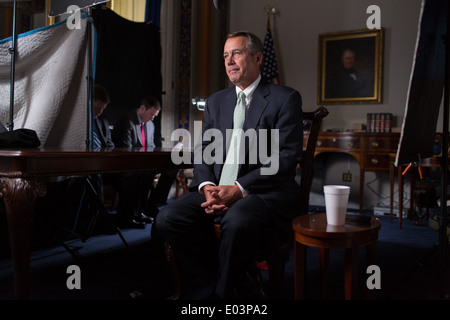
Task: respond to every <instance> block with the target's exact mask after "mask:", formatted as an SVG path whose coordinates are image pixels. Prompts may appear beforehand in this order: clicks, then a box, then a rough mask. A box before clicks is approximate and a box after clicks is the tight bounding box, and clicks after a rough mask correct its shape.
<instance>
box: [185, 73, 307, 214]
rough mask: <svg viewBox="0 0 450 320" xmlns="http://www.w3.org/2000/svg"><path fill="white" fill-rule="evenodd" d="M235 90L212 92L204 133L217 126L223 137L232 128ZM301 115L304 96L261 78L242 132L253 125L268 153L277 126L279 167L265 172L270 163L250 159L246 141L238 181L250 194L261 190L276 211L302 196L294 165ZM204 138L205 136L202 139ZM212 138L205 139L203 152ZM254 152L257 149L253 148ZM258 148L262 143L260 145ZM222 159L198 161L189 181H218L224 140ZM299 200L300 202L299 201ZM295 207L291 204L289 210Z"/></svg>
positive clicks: (299, 144)
mask: <svg viewBox="0 0 450 320" xmlns="http://www.w3.org/2000/svg"><path fill="white" fill-rule="evenodd" d="M236 100H237V97H236V89H235V87H231V88H228V89H225V90H222V91H219V92H217V93H215V94H213V95H211V96H210V97H209V98H208V99H207V101H206V105H205V111H204V115H203V120H202V136H203V135H204V133H205V131H206V130H208V129H212V128H215V129H219V130H220V132H221V133H222V136H223V137H224V141H225V137H226V129H231V128H232V126H233V112H234V107H235V105H236ZM302 115H303V113H302V100H301V96H300V94H299V92H297V91H296V90H294V89H292V88H289V87H285V86H279V85H275V84H267V83H263V82H262V81H261V82H260V83H259V85H258V87H257V88H256V90H255V92H254V94H253V97H252V100H251V103H250V106H249V109H248V111H247V114H246V117H245V121H244V126H243V130H244V132H245V131H246V130H248V129H255V130H256V136H257V137H258V142H257V144H258V145H259V146H261V145H260V144H261V143H266V145H265V147H266V150H268V152H269V151H270V150H271V148H270V144H269V143H268V142H270V136H271V129H278V130H279V157H278V160H279V168H278V172H277V173H276V174H274V175H263V174H261V169H262V168H263V167H269V166H270V164H263V163H262V162H261V159H260V157H259V156H257V159H256V162H255V161H254V162H255V163H251V162H250V161H249V160H250V158H249V156H250V154H251V155H252V156H255V154H254V153H255V151H253V152H250V153H249V149H252V148H249V145H248V143H246V157H245V159H246V161H245V163H244V164H242V165H240V169H239V173H238V179H237V181H238V182H239V184H240V185H241V186H242V187H243V188H244V189H246V190H247V191H248V192H249V193H250V194H258V195H259V196H260V198H261V199H262V200H263V201H265V202H266V203H267V205H268V207H269V208H270V209H271V210H272V211H274V212H275V211H276V212H281V211H283V210H288V209H289V208H290V207H291V206H292V205H293V203H294V202H295V201H297V200H298V192H299V186H298V183H297V182H296V181H295V176H296V167H297V164H298V163H299V161H300V159H301V156H302V146H303V116H302ZM261 129H266V130H267V133H268V135H267V136H268V138H267V139H265V140H266V141H264V139H260V137H261V136H260V134H261V131H259V130H261ZM204 140H205V139H204ZM210 143H211V141H207V140H206V141H203V145H202V149H203V150H204V149H205V147H207V146H208V145H209V144H210ZM252 150H255V149H252ZM258 150H259V147H258ZM222 152H223V154H222V156H223V161H221V163H217V162H215V163H213V164H206V163H205V162H204V157H202V159H203V163H202V164H195V163H194V179H193V181H192V183H191V185H190V188H191V190H194V191H195V189H197V188H198V186H199V185H200V184H201V183H202V182H205V181H212V182H214V183H216V184H218V182H219V177H220V173H221V171H222V167H223V162H224V161H225V157H226V146H225V143H223V149H222ZM207 153H209V151H208V149H207ZM297 203H298V201H297ZM291 209H292V208H291ZM282 214H283V215H284V216H285V217H286V214H287V215H288V216H295V213H293V212H290V213H289V212H288V213H282Z"/></svg>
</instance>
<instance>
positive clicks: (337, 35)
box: [317, 29, 384, 104]
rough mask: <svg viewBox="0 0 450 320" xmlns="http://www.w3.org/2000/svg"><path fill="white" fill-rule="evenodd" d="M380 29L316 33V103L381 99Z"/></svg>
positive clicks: (376, 100)
mask: <svg viewBox="0 0 450 320" xmlns="http://www.w3.org/2000/svg"><path fill="white" fill-rule="evenodd" d="M383 34H384V30H383V29H372V30H371V29H365V30H355V31H348V32H334V33H326V34H321V35H319V68H318V69H319V75H318V94H317V102H318V104H371V103H375V104H376V103H381V102H382V93H383V92H382V85H383Z"/></svg>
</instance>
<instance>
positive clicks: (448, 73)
mask: <svg viewBox="0 0 450 320" xmlns="http://www.w3.org/2000/svg"><path fill="white" fill-rule="evenodd" d="M444 43H445V82H444V106H443V126H442V132H443V133H444V134H443V141H442V146H443V147H442V163H441V174H442V182H441V186H442V187H441V219H440V220H441V221H440V227H439V257H440V260H439V278H440V279H439V280H440V282H441V284H442V287H441V290H442V291H441V297H445V295H446V294H447V289H448V288H447V278H446V277H447V275H446V272H448V269H447V268H446V267H445V265H446V264H447V250H448V243H449V240H448V238H447V224H448V213H447V185H448V183H447V182H448V146H449V145H448V135H449V131H448V126H449V123H448V122H449V103H450V48H449V46H450V5H447V33H446V35H445V36H444Z"/></svg>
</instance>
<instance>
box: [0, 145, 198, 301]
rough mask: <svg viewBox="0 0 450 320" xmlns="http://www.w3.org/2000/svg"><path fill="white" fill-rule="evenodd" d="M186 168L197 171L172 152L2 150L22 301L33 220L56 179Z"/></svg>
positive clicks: (0, 172)
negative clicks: (178, 162) (40, 199)
mask: <svg viewBox="0 0 450 320" xmlns="http://www.w3.org/2000/svg"><path fill="white" fill-rule="evenodd" d="M184 167H191V165H190V164H181V165H176V164H174V163H173V162H172V159H171V152H170V150H155V151H143V150H141V149H109V150H100V151H91V150H57V149H51V150H50V149H44V148H36V149H24V150H13V149H7V150H0V197H1V198H3V199H4V202H5V207H6V218H7V222H8V231H9V238H10V243H11V256H12V262H13V265H14V285H15V296H16V298H17V299H27V298H28V297H29V281H30V278H29V273H30V247H31V235H32V220H33V215H34V209H35V204H36V200H37V199H38V197H42V196H44V195H45V193H46V183H47V181H48V179H49V178H50V177H55V176H72V175H90V174H96V173H108V172H128V171H141V170H153V169H170V168H184Z"/></svg>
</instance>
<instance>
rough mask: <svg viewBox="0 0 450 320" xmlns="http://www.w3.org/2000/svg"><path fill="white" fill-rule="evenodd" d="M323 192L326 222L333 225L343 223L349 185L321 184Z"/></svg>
mask: <svg viewBox="0 0 450 320" xmlns="http://www.w3.org/2000/svg"><path fill="white" fill-rule="evenodd" d="M323 193H324V195H325V210H326V213H327V223H328V224H333V225H344V224H345V215H346V214H347V205H348V197H349V195H350V187H349V186H340V185H328V186H323Z"/></svg>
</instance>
